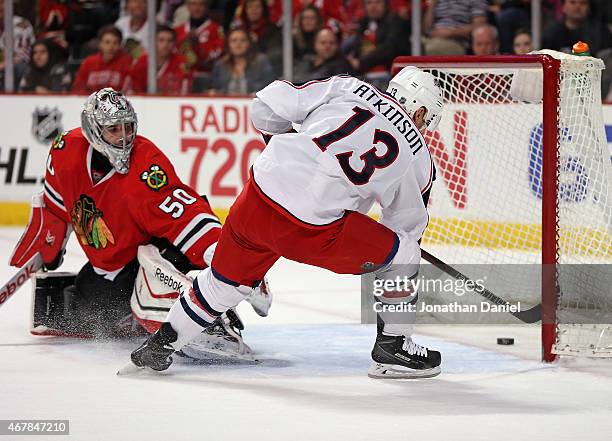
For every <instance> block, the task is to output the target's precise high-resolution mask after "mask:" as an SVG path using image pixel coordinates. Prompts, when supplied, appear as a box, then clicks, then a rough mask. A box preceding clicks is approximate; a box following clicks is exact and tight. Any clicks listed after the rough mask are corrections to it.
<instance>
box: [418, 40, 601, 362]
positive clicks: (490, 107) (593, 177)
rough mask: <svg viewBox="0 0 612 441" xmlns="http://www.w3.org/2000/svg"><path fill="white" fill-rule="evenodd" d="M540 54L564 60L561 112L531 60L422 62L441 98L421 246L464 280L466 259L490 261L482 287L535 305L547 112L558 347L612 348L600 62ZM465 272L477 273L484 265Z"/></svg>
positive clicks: (567, 350)
mask: <svg viewBox="0 0 612 441" xmlns="http://www.w3.org/2000/svg"><path fill="white" fill-rule="evenodd" d="M540 53H541V54H544V53H545V54H547V55H548V56H551V57H554V58H555V59H557V60H560V69H559V75H558V77H555V78H554V79H555V80H556V81H553V83H552V84H553V86H555V85H556V87H555V89H556V90H554V93H555V94H556V96H557V97H558V106H557V108H552V106H551V105H550V104H549V103H548V101H546V104H544V101H543V100H542V90H543V88H542V78H543V75H552V74H551V73H550V72H549V71H547V70H546V69H543V68H542V66H541V65H539V64H536V63H517V62H516V61H515V62H508V61H504V58H503V57H500V60H499V62H487V63H486V64H479V63H462V62H456V63H450V62H449V63H440V65H438V66H436V65H435V64H432V63H431V62H430V61H429V62H427V63H426V64H423V65H420V67H421V68H423V69H424V70H427V71H429V72H431V73H432V74H433V75H434V76H435V77H436V79H437V81H438V85H439V87H440V89H441V90H442V93H443V100H444V102H445V109H444V115H443V119H442V122H441V124H440V127H439V128H438V130H437V131H436V132H435V133H430V134H428V138H429V139H428V141H429V145H430V150H431V152H432V155H433V156H434V159H435V161H436V166H437V172H438V173H437V182H436V184H435V185H434V187H433V190H432V195H431V200H430V205H429V213H430V216H431V221H430V224H429V226H428V228H427V231H426V233H425V237H424V238H423V248H425V249H428V250H431V252H432V253H433V254H435V255H437V257H440V258H441V259H443V260H445V261H446V262H447V263H450V264H455V265H460V266H462V267H463V268H465V272H467V273H468V274H467V275H468V276H470V274H469V272H470V267H469V266H465V264H479V265H487V266H488V268H487V269H486V272H487V274H488V275H489V285H488V286H487V287H488V288H489V289H491V290H492V291H494V292H495V293H496V294H498V295H499V296H500V297H502V298H504V299H507V300H509V301H513V302H517V301H521V302H523V307H529V306H534V305H537V304H538V303H539V302H540V301H541V299H542V287H541V278H540V277H539V274H540V273H541V271H539V270H537V271H534V270H533V267H537V266H538V265H539V264H541V263H542V256H543V253H544V250H543V245H542V233H543V225H542V210H543V205H545V204H543V198H544V197H546V191H545V190H544V187H545V185H547V182H546V181H545V179H544V174H543V163H544V158H545V157H546V154H545V151H547V150H546V149H550V148H551V146H549V145H547V144H548V143H549V139H550V138H547V137H546V136H545V132H544V129H543V118H544V115H545V114H546V113H548V112H554V114H553V115H555V114H556V115H558V118H557V125H556V126H557V127H556V132H557V136H556V139H557V155H556V161H555V162H556V173H557V179H558V183H557V187H556V188H557V198H556V200H553V201H552V203H553V204H554V206H555V212H556V220H555V221H553V222H551V224H549V225H545V226H544V231H545V233H546V232H549V233H553V234H554V237H556V241H555V242H556V246H555V248H556V249H555V250H553V256H555V253H556V259H555V260H556V267H555V270H556V273H557V294H558V296H557V297H558V306H557V317H556V323H557V325H556V328H557V339H556V344H555V346H554V349H553V352H555V353H560V354H585V355H591V356H592V355H597V356H601V355H604V356H605V355H607V356H612V326H610V324H611V323H612V278H611V271H610V267H611V265H610V263H612V247H611V243H612V241H611V238H612V230H611V219H612V205H611V203H612V193H611V192H612V166H611V162H610V152H609V151H608V146H607V144H606V140H605V133H604V125H603V117H602V108H601V99H600V77H601V70H602V69H603V63H602V62H601V60H597V59H594V58H591V57H577V56H571V55H565V54H560V53H557V52H552V51H542V52H540ZM417 60H418V57H413V58H412V59H411V60H410V61H409V62H408V63H409V64H416V65H419V64H418V62H415V63H413V61H417ZM513 84H514V87H512V86H513ZM511 88H512V90H511ZM549 92H550V88H549V89H546V88H544V95H546V94H547V93H549ZM549 115H550V114H549ZM553 139H554V138H553ZM552 147H554V146H552ZM549 251H550V250H549ZM517 264H523V265H517ZM471 271H472V272H473V274H472V275H473V276H474V277H476V276H477V275H476V273H477V272H478V271H480V270H477V269H472V270H471ZM474 272H476V273H474Z"/></svg>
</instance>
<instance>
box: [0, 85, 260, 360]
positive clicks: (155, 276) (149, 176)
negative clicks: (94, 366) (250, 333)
mask: <svg viewBox="0 0 612 441" xmlns="http://www.w3.org/2000/svg"><path fill="white" fill-rule="evenodd" d="M137 129H138V122H137V115H136V113H135V111H134V109H133V107H132V105H131V103H130V102H129V100H128V99H127V98H126V97H125V96H124V95H123V94H121V93H119V92H116V91H115V90H113V89H111V88H105V89H102V90H100V91H98V92H96V93H93V94H92V95H90V96H89V97H88V98H87V101H86V103H85V107H84V110H83V111H82V113H81V127H80V128H75V129H73V130H71V131H69V132H64V133H62V134H60V135H58V137H57V138H56V139H55V140H54V141H53V143H52V145H51V149H50V152H49V156H48V159H47V165H46V171H45V183H44V191H43V192H41V193H39V194H36V195H34V196H33V198H32V208H31V214H30V220H29V224H28V226H27V228H26V231H25V232H24V233H23V235H22V237H21V238H20V240H19V243H18V244H17V246H16V247H15V250H14V252H13V255H12V256H11V259H10V264H11V265H13V266H16V267H22V266H23V265H24V264H25V263H26V262H28V260H29V259H30V258H32V256H34V255H36V253H39V254H40V257H41V258H42V262H43V266H44V268H43V269H44V270H45V271H41V272H38V273H36V274H35V277H34V279H33V302H32V303H33V314H32V323H31V332H32V334H35V335H61V336H74V337H82V338H113V337H124V336H133V335H139V334H146V333H152V332H155V331H156V330H157V329H158V328H159V326H160V325H161V323H162V322H163V321H164V319H165V316H166V314H167V313H168V311H169V310H170V308H171V306H172V305H173V304H174V303H175V301H176V300H177V299H178V298H179V296H180V294H181V293H183V292H184V291H185V290H188V289H189V287H190V286H191V285H192V283H193V281H192V279H191V278H190V276H189V275H188V272H189V271H190V270H201V269H203V268H206V267H208V266H209V265H210V262H211V261H212V257H213V255H214V251H215V246H216V243H217V239H218V237H219V233H220V231H221V223H220V222H219V219H218V218H217V217H216V216H215V214H214V213H213V211H212V209H211V207H210V205H209V204H208V201H207V200H206V198H205V197H201V196H200V195H198V194H197V193H196V192H195V191H194V190H193V189H191V188H190V187H188V186H187V185H185V184H184V183H183V182H181V180H180V179H179V178H178V176H177V175H176V173H175V171H174V168H173V166H172V164H171V163H170V161H169V160H168V158H167V157H166V156H165V155H164V154H163V153H162V152H161V150H160V149H159V148H158V147H157V146H155V145H154V144H153V143H152V142H151V141H150V140H148V139H146V138H144V137H142V136H140V135H137ZM72 231H74V232H75V233H76V236H77V238H78V242H79V244H80V246H81V248H82V249H83V251H84V252H85V255H86V256H87V259H88V262H87V263H86V264H85V265H84V266H83V267H82V268H81V270H80V271H79V272H78V273H77V274H72V273H66V272H56V271H53V270H55V269H57V268H59V266H60V265H61V263H62V260H63V255H64V249H65V245H66V242H67V239H68V237H69V235H70V233H71V232H72ZM247 300H248V301H250V303H251V304H252V306H253V307H254V309H255V311H256V312H257V313H258V314H259V315H261V316H265V315H267V313H268V308H269V307H270V301H271V296H270V294H269V291H268V289H267V286H266V282H265V280H264V281H263V282H262V283H261V284H260V285H259V286H256V287H253V290H252V292H251V293H250V294H249V295H248V299H247ZM242 329H243V324H242V322H241V321H240V318H239V317H238V315H237V313H236V312H235V310H233V309H230V310H228V311H227V313H225V314H224V315H223V316H221V317H219V319H218V320H217V321H216V322H215V326H214V327H212V328H211V329H207V331H206V332H203V333H201V334H200V335H199V336H198V337H196V338H195V339H194V340H193V341H192V342H191V343H190V344H189V345H187V346H186V347H185V349H184V351H183V354H184V355H187V356H191V357H195V358H201V357H205V356H207V355H208V354H210V353H213V354H216V355H219V354H220V355H228V356H231V357H238V358H244V359H249V360H250V359H253V355H252V352H251V350H250V348H249V347H248V346H247V345H246V344H245V343H244V342H243V340H242V337H241V334H240V332H241V331H242Z"/></svg>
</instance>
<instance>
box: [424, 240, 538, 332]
mask: <svg viewBox="0 0 612 441" xmlns="http://www.w3.org/2000/svg"><path fill="white" fill-rule="evenodd" d="M421 256H423V258H424V259H425V260H426V261H428V262H429V263H431V264H432V265H433V266H435V267H436V268H438V269H440V270H442V271H444V272H445V273H446V274H448V275H449V276H451V277H454V278H455V279H458V280H463V281H464V282H468V281H469V282H472V280H471V279H470V278H469V277H467V276H465V275H464V274H463V273H461V272H459V271H457V270H456V269H455V268H453V267H452V266H450V265H449V264H447V263H444V262H443V261H441V260H440V259H438V258H437V257H435V256H432V255H431V254H429V253H428V252H427V251H425V250H424V249H422V248H421ZM472 284H473V286H475V289H474V290H475V291H476V292H477V293H478V294H480V295H481V296H483V297H484V298H485V299H487V300H488V301H489V302H491V303H493V304H495V305H499V306H507V305H508V303H509V302H506V301H505V300H504V299H501V298H499V297H497V296H496V295H495V294H493V293H492V292H491V291H489V290H488V289H486V288H485V287H484V286H481V285H479V284H477V283H474V282H472ZM510 314H512V315H513V316H514V317H516V318H517V319H519V320H520V321H522V322H525V323H535V322H537V321H540V320H541V319H542V305H541V304H540V305H536V306H534V307H533V308H531V309H527V310H525V311H517V312H510Z"/></svg>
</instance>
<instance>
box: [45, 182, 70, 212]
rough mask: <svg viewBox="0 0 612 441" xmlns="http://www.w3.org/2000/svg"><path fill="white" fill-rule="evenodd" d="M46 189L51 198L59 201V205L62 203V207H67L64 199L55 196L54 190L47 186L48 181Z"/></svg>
mask: <svg viewBox="0 0 612 441" xmlns="http://www.w3.org/2000/svg"><path fill="white" fill-rule="evenodd" d="M44 187H45V190H47V194H48V195H49V197H50V198H51V199H53V200H54V201H55V202H57V203H58V204H59V205H61V206H62V207H64V209H65V208H66V206H65V205H64V201H62V200H61V199H58V197H57V196H55V194H54V191H52V190H51V189H50V188H49V187H48V186H47V182H45V184H44Z"/></svg>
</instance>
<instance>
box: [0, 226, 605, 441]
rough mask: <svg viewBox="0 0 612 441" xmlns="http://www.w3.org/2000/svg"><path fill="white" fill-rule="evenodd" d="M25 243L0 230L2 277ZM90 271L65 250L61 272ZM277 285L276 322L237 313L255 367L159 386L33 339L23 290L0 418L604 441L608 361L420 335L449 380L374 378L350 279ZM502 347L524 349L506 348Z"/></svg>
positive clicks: (313, 278)
mask: <svg viewBox="0 0 612 441" xmlns="http://www.w3.org/2000/svg"><path fill="white" fill-rule="evenodd" d="M20 233H21V229H20V228H3V229H0V245H1V246H2V250H3V252H2V257H1V260H2V263H1V264H0V280H2V281H4V280H6V279H8V277H9V276H10V275H11V274H12V273H13V269H11V268H9V267H8V265H7V264H6V262H7V260H8V257H9V255H10V252H11V250H12V246H13V244H14V242H15V241H16V240H17V238H18V237H19V234H20ZM83 263H84V257H83V254H82V252H81V251H80V249H79V247H78V245H77V244H76V242H75V241H74V240H71V242H70V243H69V247H68V253H67V255H66V262H65V264H64V266H63V267H62V270H78V269H79V268H80V266H81V265H82V264H83ZM270 281H271V285H272V289H273V290H274V294H275V300H274V304H273V306H272V309H271V311H270V316H269V317H268V318H266V319H262V318H260V317H258V316H256V315H255V314H254V313H253V312H252V311H250V309H249V306H248V305H242V306H241V307H240V308H239V311H240V313H241V314H242V317H243V319H244V321H245V322H246V325H247V330H246V331H245V340H246V341H247V343H248V344H249V345H250V346H251V347H252V348H253V350H254V351H255V352H256V353H257V356H258V357H259V358H260V360H261V363H260V364H257V365H251V364H246V363H245V364H232V365H227V364H225V365H218V364H210V363H208V364H207V363H199V364H196V363H192V362H188V361H185V360H178V361H177V362H176V363H175V364H174V365H173V366H172V367H171V368H170V370H169V371H167V372H166V373H163V374H161V375H156V374H149V373H146V374H143V375H135V376H129V377H118V376H116V375H115V372H116V371H117V370H118V369H119V368H120V367H122V366H123V365H124V364H125V363H126V362H127V360H128V357H129V353H130V351H131V350H132V349H133V348H134V347H136V345H137V344H139V342H140V340H129V341H120V342H116V341H115V342H112V341H105V342H92V341H82V340H71V339H64V338H55V337H34V336H31V335H30V334H29V332H28V316H29V308H30V292H29V286H26V287H25V288H23V289H22V291H21V292H19V293H17V294H15V296H14V297H13V298H12V299H11V300H9V301H8V302H7V303H6V304H5V305H3V306H2V308H0V419H12V418H14V419H27V418H43V419H69V420H70V437H69V439H73V440H146V441H156V440H160V441H166V440H167V441H174V440H215V439H222V440H241V441H242V440H259V439H262V440H264V439H265V440H291V441H296V440H309V441H310V440H319V439H320V440H384V441H386V440H396V439H397V440H419V441H420V440H424V441H425V440H470V441H471V440H481V439H482V440H512V441H516V440H527V439H533V440H576V439H585V440H608V439H610V437H611V435H610V434H612V362H611V361H609V360H596V361H589V362H584V361H575V360H571V361H569V362H562V363H560V364H554V365H543V364H542V363H540V362H539V357H540V345H539V328H538V327H537V326H513V327H511V326H506V327H501V326H480V327H476V326H433V325H428V326H422V327H417V332H418V335H417V336H416V337H415V340H416V341H418V342H419V343H422V344H425V345H428V346H430V347H433V348H436V349H439V350H440V351H441V352H442V356H443V366H442V368H443V370H442V374H441V375H440V376H438V377H436V378H433V379H427V380H412V381H397V380H384V381H381V380H373V379H370V378H368V377H367V375H366V371H367V368H368V366H369V363H370V362H369V351H370V350H371V345H372V343H373V340H374V333H375V330H374V328H373V327H372V326H368V325H360V324H359V319H360V312H359V304H360V302H359V286H360V285H359V279H358V278H357V277H353V276H339V275H335V274H332V273H329V272H326V271H323V270H320V269H316V268H312V267H308V266H303V265H297V264H293V263H291V262H287V261H281V262H279V264H278V265H277V266H276V267H275V268H274V269H273V270H272V272H271V274H270ZM497 337H514V338H515V341H516V344H515V345H514V346H508V347H501V346H497V345H496V344H495V342H496V338H497ZM60 438H62V437H53V438H51V439H60ZM5 439H7V440H8V439H11V437H7V436H3V437H0V441H3V440H5ZM14 439H16V440H26V439H28V437H26V436H18V437H14ZM32 439H33V440H42V439H45V437H44V436H36V437H32Z"/></svg>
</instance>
